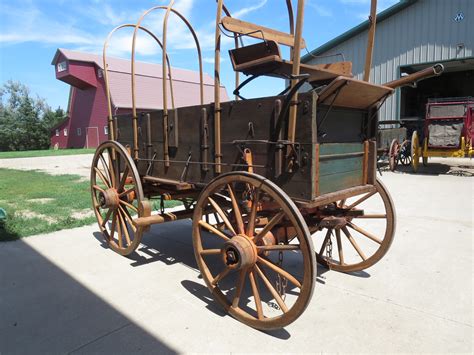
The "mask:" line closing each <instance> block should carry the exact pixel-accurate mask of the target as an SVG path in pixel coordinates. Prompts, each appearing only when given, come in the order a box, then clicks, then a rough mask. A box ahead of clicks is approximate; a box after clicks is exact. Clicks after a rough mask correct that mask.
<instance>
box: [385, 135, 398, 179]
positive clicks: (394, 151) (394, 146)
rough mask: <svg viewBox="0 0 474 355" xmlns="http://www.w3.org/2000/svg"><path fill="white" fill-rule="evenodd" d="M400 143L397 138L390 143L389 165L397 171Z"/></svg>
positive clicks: (392, 169)
mask: <svg viewBox="0 0 474 355" xmlns="http://www.w3.org/2000/svg"><path fill="white" fill-rule="evenodd" d="M399 149H400V144H399V143H398V141H397V140H396V139H394V140H393V141H392V143H391V144H390V150H389V151H388V165H389V167H390V170H391V171H395V169H396V168H397V165H398V153H399Z"/></svg>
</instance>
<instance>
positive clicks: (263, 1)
mask: <svg viewBox="0 0 474 355" xmlns="http://www.w3.org/2000/svg"><path fill="white" fill-rule="evenodd" d="M266 3H267V0H261V1H260V2H259V3H258V4H257V5H254V6H248V7H243V8H241V9H240V10H237V11H236V12H234V13H233V14H232V17H237V18H241V17H244V16H245V15H247V14H249V13H251V12H253V11H255V10H258V9H260V8H262V7H263V6H265V4H266Z"/></svg>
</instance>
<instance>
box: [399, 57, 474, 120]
mask: <svg viewBox="0 0 474 355" xmlns="http://www.w3.org/2000/svg"><path fill="white" fill-rule="evenodd" d="M441 63H442V64H443V65H444V68H445V71H444V73H443V74H442V75H441V76H439V77H433V78H430V79H426V80H423V81H420V82H419V83H418V85H417V87H416V88H411V87H404V88H402V89H401V96H400V99H401V101H400V118H405V117H419V118H424V117H425V114H426V103H427V102H428V99H433V98H447V97H466V96H474V58H466V59H460V60H450V61H446V62H441ZM433 64H434V63H426V64H417V65H410V66H404V67H401V68H400V71H401V75H402V76H403V75H405V74H411V73H414V72H416V71H418V70H421V69H425V68H427V67H429V66H432V65H433Z"/></svg>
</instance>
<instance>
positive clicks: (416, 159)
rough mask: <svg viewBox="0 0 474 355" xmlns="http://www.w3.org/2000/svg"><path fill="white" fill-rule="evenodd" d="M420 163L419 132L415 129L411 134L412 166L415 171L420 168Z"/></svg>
mask: <svg viewBox="0 0 474 355" xmlns="http://www.w3.org/2000/svg"><path fill="white" fill-rule="evenodd" d="M419 163H420V141H419V139H418V133H417V132H416V131H414V132H413V134H412V136H411V166H412V168H413V171H414V172H415V173H416V172H417V170H418V165H419Z"/></svg>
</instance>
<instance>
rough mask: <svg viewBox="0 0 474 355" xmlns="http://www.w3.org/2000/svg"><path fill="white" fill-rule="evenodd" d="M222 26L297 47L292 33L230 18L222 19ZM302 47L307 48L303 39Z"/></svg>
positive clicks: (230, 30)
mask: <svg viewBox="0 0 474 355" xmlns="http://www.w3.org/2000/svg"><path fill="white" fill-rule="evenodd" d="M221 24H222V26H223V27H224V28H225V29H226V30H227V31H229V32H233V33H238V34H241V35H246V36H249V37H254V38H260V39H264V40H271V41H275V42H276V43H279V44H283V45H286V46H290V47H293V46H294V45H295V36H293V35H292V34H290V33H285V32H281V31H277V30H273V29H271V28H268V27H263V26H259V25H256V24H254V23H250V22H245V21H242V20H238V19H236V18H233V17H228V16H226V17H223V18H222V19H221ZM301 47H302V48H304V47H306V43H305V41H304V39H303V38H302V39H301Z"/></svg>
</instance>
